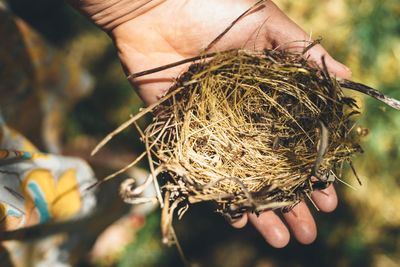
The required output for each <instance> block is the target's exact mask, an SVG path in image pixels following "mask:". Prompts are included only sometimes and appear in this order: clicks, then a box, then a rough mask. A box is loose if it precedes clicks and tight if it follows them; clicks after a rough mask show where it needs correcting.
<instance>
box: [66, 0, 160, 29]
mask: <svg viewBox="0 0 400 267" xmlns="http://www.w3.org/2000/svg"><path fill="white" fill-rule="evenodd" d="M67 1H68V2H69V3H70V4H71V5H72V6H73V7H74V8H76V9H77V10H78V11H80V12H81V13H83V14H84V15H85V16H87V17H88V18H89V19H90V20H91V21H92V22H93V23H94V24H96V25H97V26H98V27H99V28H101V29H102V30H104V31H105V32H108V33H111V34H112V32H113V30H114V29H115V28H117V27H118V26H120V25H122V24H124V23H126V22H128V21H132V20H134V19H135V18H137V17H139V16H140V15H142V14H144V13H146V12H147V11H149V10H151V9H152V8H154V7H155V6H157V5H159V4H160V3H162V2H164V1H165V0H67Z"/></svg>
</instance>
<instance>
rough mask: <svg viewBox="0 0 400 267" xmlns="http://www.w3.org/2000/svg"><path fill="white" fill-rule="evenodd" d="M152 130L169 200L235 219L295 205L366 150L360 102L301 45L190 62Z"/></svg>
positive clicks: (150, 139)
mask: <svg viewBox="0 0 400 267" xmlns="http://www.w3.org/2000/svg"><path fill="white" fill-rule="evenodd" d="M171 92H176V93H175V94H173V95H171V96H170V97H169V98H168V99H167V100H166V101H164V102H163V103H161V104H160V105H158V106H157V107H156V110H155V112H156V114H157V116H156V117H155V119H154V121H153V123H152V124H151V125H150V126H149V127H148V128H147V129H146V130H145V132H144V134H145V142H146V143H147V144H149V146H151V147H152V149H151V153H152V156H153V164H154V165H157V166H158V167H157V169H158V173H161V174H162V175H161V176H162V177H164V180H165V184H164V185H163V187H162V189H163V191H165V192H169V200H168V201H171V202H174V201H176V200H181V201H185V202H189V203H196V202H201V201H214V202H215V203H217V205H218V208H217V210H218V211H220V212H221V213H223V214H225V215H227V216H228V217H229V218H231V219H235V218H237V217H239V216H241V214H242V213H243V212H245V211H253V212H260V211H263V210H268V209H276V208H290V207H291V206H293V205H294V204H296V203H297V202H298V201H300V200H302V199H303V198H304V197H306V196H308V195H309V194H310V193H311V192H312V191H313V190H315V189H317V188H321V187H325V186H326V185H327V184H328V183H329V182H333V181H334V180H335V179H336V178H338V177H339V176H340V175H339V174H338V170H340V169H341V167H342V166H343V163H345V162H350V160H351V156H352V155H353V154H354V153H355V152H358V151H360V146H359V145H358V144H357V143H356V142H355V141H354V138H353V137H352V135H351V128H352V125H353V123H352V122H351V119H350V118H351V116H352V115H354V114H357V113H358V112H357V111H356V110H354V108H355V107H356V104H355V101H354V99H352V98H349V97H346V96H344V95H343V92H342V90H341V87H340V85H339V84H338V82H337V81H336V80H335V79H333V78H331V77H330V76H329V74H328V73H327V72H326V71H324V70H321V69H318V68H315V67H313V66H310V65H309V63H308V62H307V61H306V60H305V59H304V58H303V57H301V56H299V55H298V54H292V53H288V52H280V51H272V50H265V51H262V52H249V51H230V52H226V53H221V54H218V55H217V56H215V57H214V58H213V59H211V60H208V61H204V62H200V63H196V64H193V65H191V66H190V68H189V70H188V71H187V72H186V73H184V74H183V75H182V76H181V77H180V78H179V80H178V81H177V83H176V84H175V86H174V87H173V88H171Z"/></svg>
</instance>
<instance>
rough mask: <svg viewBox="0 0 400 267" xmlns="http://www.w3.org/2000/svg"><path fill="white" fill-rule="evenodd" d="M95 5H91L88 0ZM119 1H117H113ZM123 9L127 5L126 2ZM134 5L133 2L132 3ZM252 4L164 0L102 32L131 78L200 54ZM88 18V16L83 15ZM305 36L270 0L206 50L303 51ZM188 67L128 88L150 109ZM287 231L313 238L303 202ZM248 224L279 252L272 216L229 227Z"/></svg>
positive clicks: (324, 205)
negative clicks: (148, 70) (106, 35)
mask: <svg viewBox="0 0 400 267" xmlns="http://www.w3.org/2000/svg"><path fill="white" fill-rule="evenodd" d="M87 1H88V2H91V1H92V2H93V1H94V2H96V1H95V0H87ZM112 2H118V1H112ZM120 2H127V3H126V4H124V5H129V1H122V0H121V1H120ZM133 2H134V1H133ZM255 2H256V1H254V0H201V1H200V0H167V1H164V2H162V3H161V4H159V5H157V6H156V7H154V8H152V9H151V10H149V11H147V12H145V13H144V14H141V15H140V16H137V17H136V18H133V19H126V20H123V19H122V20H121V21H122V22H121V24H118V25H116V26H115V27H113V28H112V29H107V30H108V32H109V34H110V35H111V36H112V38H113V40H114V43H115V45H116V47H117V49H118V54H119V57H120V59H121V62H122V65H123V67H124V69H125V71H126V73H127V74H130V73H136V72H140V71H143V70H147V69H151V68H154V67H158V66H162V65H165V64H168V63H172V62H176V61H179V60H182V59H185V58H190V57H193V56H197V55H199V54H200V53H201V52H203V51H204V49H205V48H206V47H208V45H209V44H210V43H211V42H212V41H213V40H214V39H215V38H216V37H217V36H218V35H220V34H221V33H222V32H223V31H224V30H225V29H226V28H227V27H228V26H229V25H230V24H231V23H232V22H233V21H234V20H235V19H236V18H238V17H239V16H240V15H241V14H243V12H245V11H246V10H248V9H249V7H251V6H253V5H254V4H255ZM84 12H85V13H86V14H89V17H92V15H93V14H90V12H88V11H84ZM301 40H304V41H305V40H308V41H310V37H309V36H308V35H307V34H306V33H305V32H304V31H303V30H302V29H301V28H300V27H299V26H297V25H296V24H295V23H294V22H293V21H291V20H290V19H289V18H288V17H287V16H286V15H285V14H284V13H283V12H282V11H281V10H280V9H279V8H278V7H277V6H276V5H275V4H274V3H273V2H272V1H264V2H263V4H262V5H260V6H258V7H257V8H255V9H254V10H252V11H251V12H249V13H248V14H247V15H246V16H244V17H243V18H241V19H240V20H239V21H238V22H237V23H236V24H235V25H234V26H233V27H232V29H231V30H230V31H228V32H227V33H226V34H225V35H224V36H223V37H222V38H221V39H220V40H219V41H218V42H216V43H215V44H214V45H213V46H212V47H211V48H210V51H222V50H227V49H232V48H246V49H263V48H276V49H294V50H296V49H297V50H299V49H301V50H302V49H304V47H305V46H307V44H308V43H306V42H298V41H301ZM307 53H308V55H307V56H308V59H309V60H310V61H314V62H316V63H317V64H320V61H321V57H322V56H325V61H326V64H327V66H328V69H329V70H330V72H331V73H333V74H335V75H337V76H338V77H342V78H348V77H349V76H350V71H349V70H348V68H347V67H345V66H344V65H342V64H340V63H338V62H337V61H335V60H334V59H333V58H332V57H330V56H329V55H328V54H327V52H326V51H325V50H324V49H323V48H322V46H320V45H315V46H314V47H313V48H311V49H310V50H309V51H308V52H307ZM186 67H187V65H181V66H178V67H175V68H171V69H167V70H164V71H162V72H157V73H153V74H151V75H148V76H144V77H141V78H138V79H136V80H134V81H132V83H134V84H135V87H136V88H138V93H139V94H140V96H141V97H142V99H143V100H144V101H145V102H146V103H147V104H151V103H154V102H155V101H157V100H158V99H159V98H160V97H161V96H163V95H164V94H165V93H166V91H167V90H168V89H169V87H170V86H171V84H172V83H173V81H174V79H175V78H176V77H177V76H179V74H180V73H182V72H183V71H184V70H185V68H186ZM312 199H313V201H314V202H315V203H316V205H317V206H318V208H319V209H320V210H321V211H324V212H330V211H332V210H334V209H335V208H336V205H337V196H336V193H335V190H334V188H333V187H332V186H330V187H328V188H327V189H325V190H321V191H317V192H314V193H313V194H312ZM283 218H284V219H285V221H286V223H287V226H288V227H289V228H290V230H291V232H292V234H293V235H294V236H295V237H296V239H297V240H298V241H299V242H301V243H303V244H309V243H311V242H313V241H314V240H315V238H316V225H315V222H314V219H313V217H312V215H311V213H310V210H309V209H308V207H307V205H306V204H305V203H304V202H301V203H300V204H298V205H297V206H296V207H295V208H294V209H293V210H292V211H290V212H288V213H284V214H283ZM248 221H250V222H251V223H252V224H253V225H254V227H255V228H256V229H257V230H258V231H259V232H260V233H261V234H262V236H263V237H264V238H265V240H266V241H267V242H268V243H269V244H271V245H272V246H274V247H284V246H286V245H287V243H288V242H289V238H290V234H289V230H288V228H287V226H286V225H285V223H284V222H283V221H282V220H281V219H280V218H279V217H278V215H277V214H276V213H274V212H272V211H268V212H264V213H262V214H261V215H259V216H258V217H257V216H256V215H254V214H251V213H248V214H245V215H244V216H243V217H242V218H241V219H240V220H239V221H236V222H235V223H234V224H233V226H234V227H237V228H240V227H243V226H244V225H246V223H247V222H248Z"/></svg>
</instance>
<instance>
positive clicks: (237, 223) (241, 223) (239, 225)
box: [231, 214, 248, 228]
mask: <svg viewBox="0 0 400 267" xmlns="http://www.w3.org/2000/svg"><path fill="white" fill-rule="evenodd" d="M247 221H248V217H247V214H243V216H242V217H241V218H240V219H238V220H235V221H233V222H232V223H231V225H232V226H233V227H234V228H243V227H244V226H245V225H246V224H247Z"/></svg>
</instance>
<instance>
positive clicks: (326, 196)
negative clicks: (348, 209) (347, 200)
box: [311, 185, 338, 212]
mask: <svg viewBox="0 0 400 267" xmlns="http://www.w3.org/2000/svg"><path fill="white" fill-rule="evenodd" d="M311 198H312V200H313V201H314V202H315V204H316V205H317V207H318V208H319V209H320V210H321V211H323V212H332V211H334V210H335V209H336V207H337V204H338V198H337V194H336V190H335V187H334V186H333V185H330V186H329V187H327V188H325V189H322V190H317V191H314V192H313V193H312V194H311Z"/></svg>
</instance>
